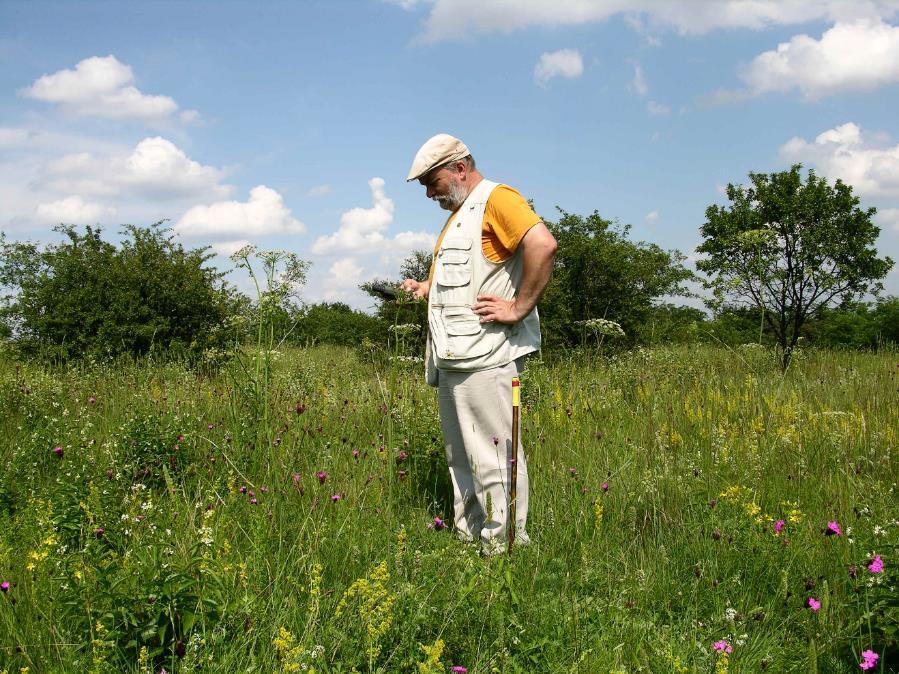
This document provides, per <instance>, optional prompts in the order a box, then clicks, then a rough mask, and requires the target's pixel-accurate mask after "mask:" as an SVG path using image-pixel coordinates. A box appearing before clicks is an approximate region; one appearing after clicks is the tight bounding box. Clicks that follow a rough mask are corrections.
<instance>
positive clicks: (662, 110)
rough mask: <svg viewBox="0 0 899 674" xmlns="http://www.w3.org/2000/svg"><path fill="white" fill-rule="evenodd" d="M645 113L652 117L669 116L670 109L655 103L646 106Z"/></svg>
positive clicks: (651, 102)
mask: <svg viewBox="0 0 899 674" xmlns="http://www.w3.org/2000/svg"><path fill="white" fill-rule="evenodd" d="M646 111H647V112H648V113H649V114H650V115H652V116H653V117H664V116H666V115H670V114H671V108H669V107H668V106H667V105H662V104H661V103H656V102H655V101H650V102H649V103H647V104H646Z"/></svg>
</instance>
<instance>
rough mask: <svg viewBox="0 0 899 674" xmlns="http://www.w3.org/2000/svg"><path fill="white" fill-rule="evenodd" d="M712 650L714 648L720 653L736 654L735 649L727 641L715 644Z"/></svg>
mask: <svg viewBox="0 0 899 674" xmlns="http://www.w3.org/2000/svg"><path fill="white" fill-rule="evenodd" d="M712 648H714V649H715V650H716V651H718V652H719V653H733V652H734V647H733V646H731V645H730V644H729V643H727V641H726V640H724V639H722V640H721V641H716V642H715V643H713V644H712Z"/></svg>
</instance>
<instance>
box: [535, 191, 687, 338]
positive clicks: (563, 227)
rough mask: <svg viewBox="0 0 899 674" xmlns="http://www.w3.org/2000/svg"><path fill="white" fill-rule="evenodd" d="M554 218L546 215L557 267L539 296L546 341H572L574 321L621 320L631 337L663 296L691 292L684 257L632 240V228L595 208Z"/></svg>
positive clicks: (575, 331) (576, 330) (575, 328)
mask: <svg viewBox="0 0 899 674" xmlns="http://www.w3.org/2000/svg"><path fill="white" fill-rule="evenodd" d="M559 212H560V213H561V217H560V219H559V221H558V222H550V221H548V220H545V219H544V222H545V223H546V225H547V227H549V229H550V231H551V232H552V233H553V236H555V238H556V241H557V243H558V248H557V250H556V261H555V269H554V271H553V275H552V278H551V279H550V282H549V284H548V286H547V288H546V290H545V292H544V294H543V297H542V299H541V300H540V304H539V310H540V315H541V324H542V326H543V332H544V336H545V339H546V342H547V344H549V345H552V344H560V345H568V346H571V345H575V344H578V343H579V342H580V340H581V331H580V329H579V327H578V325H577V324H576V323H575V321H579V320H585V319H590V318H605V319H609V320H612V321H615V322H616V323H618V324H620V325H621V326H622V328H623V329H624V331H625V334H626V335H627V336H628V337H629V339H630V340H631V341H634V340H635V339H637V338H638V336H639V335H645V332H646V331H645V330H644V327H643V326H644V325H645V324H646V323H647V322H648V321H649V320H650V318H651V317H652V316H653V311H654V306H655V304H656V303H657V302H658V300H659V299H660V298H662V297H664V296H671V295H689V292H688V291H687V289H686V288H685V287H684V282H685V281H687V280H688V279H690V278H692V276H693V275H692V273H691V272H690V271H689V270H687V269H686V268H685V267H684V266H683V261H684V259H685V258H684V256H683V255H682V254H681V253H680V252H678V251H666V250H663V249H662V248H660V247H659V246H657V245H656V244H649V243H645V242H642V241H641V242H633V241H631V240H630V239H629V238H628V234H629V232H630V226H628V225H625V226H620V225H617V224H616V223H613V222H611V221H609V220H605V219H604V218H602V217H600V215H599V213H598V212H596V211H594V212H593V213H592V214H590V215H588V216H586V217H584V216H580V215H574V214H571V213H567V212H565V211H563V210H561V209H559Z"/></svg>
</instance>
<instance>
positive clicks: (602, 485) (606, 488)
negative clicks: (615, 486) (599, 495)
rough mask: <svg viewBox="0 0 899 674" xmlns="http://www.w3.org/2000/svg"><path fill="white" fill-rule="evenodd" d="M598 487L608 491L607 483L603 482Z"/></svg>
mask: <svg viewBox="0 0 899 674" xmlns="http://www.w3.org/2000/svg"><path fill="white" fill-rule="evenodd" d="M599 488H600V489H602V490H603V491H609V483H608V482H603V483H602V484H601V485H599Z"/></svg>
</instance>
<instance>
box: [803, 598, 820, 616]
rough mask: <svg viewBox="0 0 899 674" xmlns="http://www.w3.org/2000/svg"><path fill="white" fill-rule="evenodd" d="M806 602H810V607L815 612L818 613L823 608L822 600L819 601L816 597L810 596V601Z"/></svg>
mask: <svg viewBox="0 0 899 674" xmlns="http://www.w3.org/2000/svg"><path fill="white" fill-rule="evenodd" d="M806 603H807V604H808V607H809V608H810V609H811V610H812V611H814V612H815V613H817V612H818V609H820V608H821V602H820V601H818V600H817V599H815V598H814V597H809V598H808V601H807V602H806Z"/></svg>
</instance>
